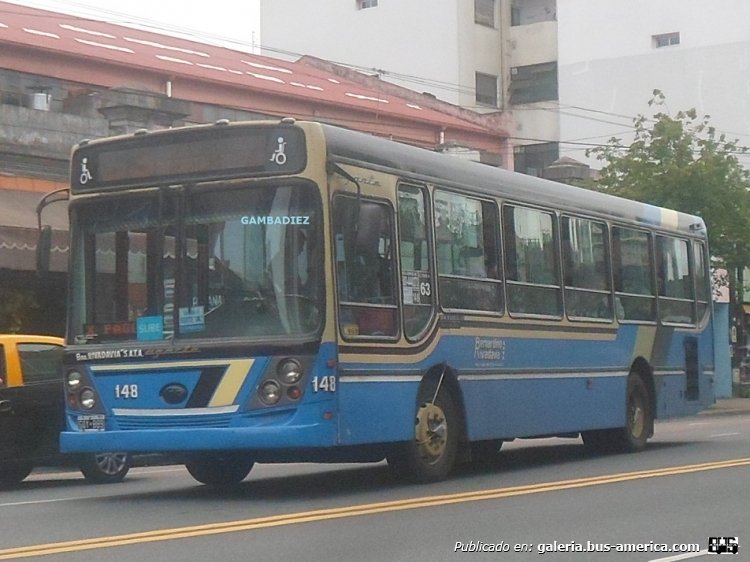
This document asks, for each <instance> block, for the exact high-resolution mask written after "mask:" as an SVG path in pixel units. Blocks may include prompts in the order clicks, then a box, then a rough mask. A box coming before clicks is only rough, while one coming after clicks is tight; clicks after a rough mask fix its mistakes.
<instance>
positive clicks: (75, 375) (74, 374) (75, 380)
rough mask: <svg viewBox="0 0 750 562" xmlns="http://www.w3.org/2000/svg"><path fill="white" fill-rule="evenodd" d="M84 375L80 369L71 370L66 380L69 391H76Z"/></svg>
mask: <svg viewBox="0 0 750 562" xmlns="http://www.w3.org/2000/svg"><path fill="white" fill-rule="evenodd" d="M82 381H83V375H82V374H81V373H79V372H78V371H70V372H69V373H68V377H67V380H66V382H67V383H68V392H75V391H76V390H78V389H79V388H80V387H81V384H82Z"/></svg>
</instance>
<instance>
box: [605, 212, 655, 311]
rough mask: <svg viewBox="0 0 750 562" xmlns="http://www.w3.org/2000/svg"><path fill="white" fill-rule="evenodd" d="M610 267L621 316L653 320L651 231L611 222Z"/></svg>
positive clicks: (653, 292) (653, 295)
mask: <svg viewBox="0 0 750 562" xmlns="http://www.w3.org/2000/svg"><path fill="white" fill-rule="evenodd" d="M612 269H613V274H614V281H615V296H616V299H617V300H619V302H620V304H621V307H622V312H621V316H622V319H623V320H631V321H653V320H655V319H656V299H655V291H654V286H653V281H652V279H653V275H652V272H653V266H652V260H651V237H650V235H649V234H648V233H647V232H643V231H640V230H635V229H631V228H625V227H619V226H613V227H612ZM618 317H620V314H619V313H618Z"/></svg>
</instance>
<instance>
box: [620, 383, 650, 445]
mask: <svg viewBox="0 0 750 562" xmlns="http://www.w3.org/2000/svg"><path fill="white" fill-rule="evenodd" d="M625 415H626V420H625V427H623V428H621V429H619V430H618V434H619V436H618V438H617V441H619V447H618V448H619V449H621V450H623V451H640V450H642V449H643V448H644V447H646V441H648V438H649V437H650V436H651V428H652V427H653V426H654V412H653V411H652V409H651V401H650V400H649V396H648V389H646V385H645V383H644V382H643V379H641V377H639V376H637V375H630V376H629V377H628V391H627V399H626V406H625Z"/></svg>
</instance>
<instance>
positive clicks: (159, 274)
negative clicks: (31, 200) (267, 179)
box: [70, 182, 324, 343]
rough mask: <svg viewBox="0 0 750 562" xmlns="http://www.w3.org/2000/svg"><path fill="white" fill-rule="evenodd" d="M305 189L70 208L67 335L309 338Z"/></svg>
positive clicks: (314, 279)
mask: <svg viewBox="0 0 750 562" xmlns="http://www.w3.org/2000/svg"><path fill="white" fill-rule="evenodd" d="M319 199H320V198H319V196H318V191H317V189H315V188H314V187H312V186H311V185H309V184H302V183H296V184H294V183H290V182H287V183H284V184H281V185H279V184H278V183H277V184H275V185H272V186H269V185H268V184H266V186H265V187H252V188H250V187H248V186H244V187H241V188H234V189H231V190H223V191H215V190H210V191H209V190H206V189H196V188H195V187H193V188H169V189H162V190H160V192H158V193H157V192H150V193H149V194H146V193H141V194H139V195H138V196H137V197H132V196H130V197H127V198H124V197H116V198H108V199H100V200H97V201H96V202H83V201H82V202H80V203H79V204H78V205H76V206H75V210H74V223H75V229H76V236H75V238H74V243H73V246H74V247H73V268H72V271H73V275H74V281H73V287H75V290H74V293H73V295H72V296H73V300H72V307H71V315H70V318H71V325H70V334H71V340H72V341H73V342H74V343H103V342H113V341H133V340H135V341H153V340H165V339H172V338H182V339H195V338H221V339H226V338H232V337H237V338H261V339H262V338H274V339H278V338H279V337H280V336H303V335H311V334H314V333H316V332H317V331H318V330H319V327H320V325H321V321H322V315H323V313H322V311H323V308H322V300H323V294H324V292H323V287H322V283H323V279H322V269H321V268H319V267H318V268H315V267H314V264H315V263H316V260H320V259H322V253H321V251H322V240H321V236H322V232H321V226H320V225H321V222H322V221H321V214H320V201H319Z"/></svg>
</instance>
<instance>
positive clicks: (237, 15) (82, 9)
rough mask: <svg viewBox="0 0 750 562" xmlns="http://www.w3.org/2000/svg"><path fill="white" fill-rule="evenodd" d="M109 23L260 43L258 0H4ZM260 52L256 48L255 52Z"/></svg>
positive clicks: (237, 43) (239, 45) (232, 43)
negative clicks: (136, 25) (137, 25)
mask: <svg viewBox="0 0 750 562" xmlns="http://www.w3.org/2000/svg"><path fill="white" fill-rule="evenodd" d="M6 1H8V2H12V3H14V4H24V5H26V6H31V7H34V8H41V9H47V10H53V11H56V12H63V13H70V14H75V15H79V16H83V17H91V18H92V19H100V20H104V21H108V22H111V23H121V24H128V25H130V24H140V25H143V26H146V27H147V28H148V29H150V30H154V31H159V32H162V33H166V32H184V33H182V34H183V35H187V36H189V37H190V38H192V39H195V40H197V41H203V42H210V43H219V44H222V45H223V46H227V47H231V48H234V49H238V50H245V51H252V45H253V44H254V43H255V44H256V45H258V46H259V44H260V0H210V1H206V0H80V1H67V0H6ZM253 52H259V47H258V49H257V50H256V51H253Z"/></svg>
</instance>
